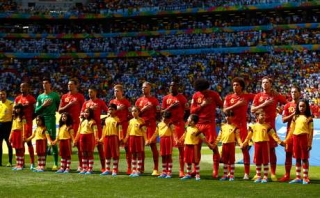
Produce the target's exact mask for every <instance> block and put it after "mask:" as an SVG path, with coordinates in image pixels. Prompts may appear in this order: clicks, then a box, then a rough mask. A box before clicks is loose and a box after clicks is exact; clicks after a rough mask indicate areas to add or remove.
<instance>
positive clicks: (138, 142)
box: [129, 135, 144, 153]
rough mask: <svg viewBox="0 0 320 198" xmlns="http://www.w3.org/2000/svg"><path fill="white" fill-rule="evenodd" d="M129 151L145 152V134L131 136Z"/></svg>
mask: <svg viewBox="0 0 320 198" xmlns="http://www.w3.org/2000/svg"><path fill="white" fill-rule="evenodd" d="M129 151H130V153H142V152H144V139H143V136H133V135H130V136H129Z"/></svg>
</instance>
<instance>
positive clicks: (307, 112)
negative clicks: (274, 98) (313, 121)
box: [295, 99, 312, 117]
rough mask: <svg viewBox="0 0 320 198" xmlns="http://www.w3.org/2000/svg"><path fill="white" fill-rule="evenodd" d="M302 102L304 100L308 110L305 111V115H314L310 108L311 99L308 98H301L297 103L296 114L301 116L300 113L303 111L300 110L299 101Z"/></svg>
mask: <svg viewBox="0 0 320 198" xmlns="http://www.w3.org/2000/svg"><path fill="white" fill-rule="evenodd" d="M300 102H303V103H305V104H306V111H305V114H304V115H305V116H307V117H310V116H312V113H311V110H310V105H309V101H308V100H306V99H300V100H299V102H298V103H297V106H296V113H295V116H296V117H297V116H299V115H300V113H301V112H300V111H299V103H300Z"/></svg>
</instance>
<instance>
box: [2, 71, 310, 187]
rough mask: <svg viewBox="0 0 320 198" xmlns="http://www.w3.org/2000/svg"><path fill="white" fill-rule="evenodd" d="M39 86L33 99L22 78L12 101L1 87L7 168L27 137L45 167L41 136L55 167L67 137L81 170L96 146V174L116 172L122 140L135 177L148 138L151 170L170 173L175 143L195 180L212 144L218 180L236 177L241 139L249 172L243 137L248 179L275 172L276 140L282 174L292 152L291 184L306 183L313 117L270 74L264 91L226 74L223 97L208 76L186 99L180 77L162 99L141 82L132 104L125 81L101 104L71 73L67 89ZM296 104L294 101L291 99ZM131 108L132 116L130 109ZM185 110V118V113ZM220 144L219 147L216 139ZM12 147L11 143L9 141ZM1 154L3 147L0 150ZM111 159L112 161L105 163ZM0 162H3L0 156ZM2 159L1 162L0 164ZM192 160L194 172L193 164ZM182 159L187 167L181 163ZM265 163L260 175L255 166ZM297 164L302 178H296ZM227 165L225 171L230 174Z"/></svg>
mask: <svg viewBox="0 0 320 198" xmlns="http://www.w3.org/2000/svg"><path fill="white" fill-rule="evenodd" d="M42 83H43V89H44V92H43V93H42V94H40V95H39V96H38V98H37V99H35V98H34V97H33V96H31V95H30V94H29V93H28V84H27V83H22V84H21V86H20V89H21V94H20V95H19V96H17V97H16V98H15V101H14V102H12V101H10V100H8V99H7V98H6V92H5V91H3V90H2V91H1V92H0V97H1V102H0V104H1V105H0V116H1V117H0V125H1V128H2V129H3V132H2V133H1V136H2V137H1V142H2V140H3V139H5V141H6V142H7V145H8V147H9V162H10V164H12V147H13V148H15V149H16V166H15V167H14V168H13V170H15V171H18V170H22V169H23V166H24V164H25V162H24V142H26V143H27V145H28V149H29V153H30V158H31V166H32V167H31V168H33V169H34V171H35V172H43V171H44V170H45V165H46V147H47V143H49V144H50V145H51V146H52V152H53V153H52V154H53V157H54V166H53V170H57V173H68V172H69V171H70V163H71V146H72V143H73V145H74V146H76V147H77V148H78V151H79V152H78V159H79V168H78V170H79V173H80V174H92V170H93V162H94V160H93V150H94V147H97V149H98V152H99V158H100V163H101V171H102V173H101V175H109V174H112V175H113V176H116V175H117V174H118V162H119V146H120V144H124V147H125V151H126V161H127V168H128V169H127V173H128V174H129V175H130V176H131V177H137V176H139V175H140V174H141V173H143V172H144V158H145V157H144V147H145V145H149V146H150V148H151V151H152V154H153V161H154V167H153V172H152V175H157V176H159V177H161V178H171V174H172V147H173V146H176V147H177V148H178V150H179V169H180V173H179V176H180V177H181V179H190V178H191V175H192V174H195V177H196V180H200V166H199V162H200V149H201V144H202V142H205V143H206V144H207V145H208V146H209V148H210V149H212V150H213V177H214V178H218V170H219V162H220V160H222V162H223V164H224V166H223V176H222V177H221V178H220V180H227V179H228V180H229V181H233V180H234V163H235V146H236V143H238V144H239V146H240V148H241V150H242V153H243V161H244V177H243V179H249V172H250V155H249V152H248V142H249V141H250V140H251V139H252V140H253V142H254V149H255V152H254V153H255V154H254V162H255V164H256V175H255V177H254V181H255V182H257V183H259V182H261V183H265V182H268V172H269V162H270V172H271V180H272V181H277V177H276V172H275V170H276V154H275V147H276V146H277V144H281V145H282V146H285V151H286V162H285V169H286V174H285V175H284V176H283V177H282V178H281V179H280V181H289V180H290V170H291V166H292V157H293V156H294V157H295V158H296V175H297V177H296V178H295V179H294V180H292V181H290V183H303V184H308V183H309V182H310V180H309V177H308V169H309V163H308V159H309V151H310V149H311V146H312V137H313V121H312V116H311V112H310V106H309V103H308V101H307V100H300V94H301V93H300V92H301V91H300V88H299V87H296V86H293V87H292V88H291V97H292V101H290V102H288V101H286V98H285V96H282V95H280V94H279V93H277V92H275V91H274V90H273V89H272V79H271V78H269V77H264V78H263V79H262V84H261V87H262V91H261V92H260V93H257V94H251V93H246V92H245V82H244V80H243V79H241V78H237V77H236V78H234V79H233V80H232V86H233V93H230V94H228V95H227V96H226V97H225V99H224V101H222V99H221V97H220V96H219V94H218V93H217V92H215V91H212V90H209V87H210V84H209V82H208V81H207V80H204V79H198V80H196V81H195V83H194V90H195V93H194V94H193V96H192V101H191V105H189V104H188V102H187V99H186V98H185V97H184V96H183V95H182V94H181V93H178V86H179V84H178V82H171V83H170V93H169V94H168V95H166V96H165V97H164V98H163V101H162V105H161V106H160V103H159V101H158V100H157V99H156V98H155V97H153V96H151V84H150V83H149V82H144V83H143V84H142V96H141V97H140V98H138V99H137V101H136V102H135V106H133V107H131V103H130V102H129V101H128V100H127V99H126V98H125V97H124V96H123V87H122V86H121V85H115V86H114V96H115V98H114V99H112V100H111V101H110V102H109V105H108V106H107V105H106V103H105V102H104V101H103V100H101V99H99V98H98V97H97V90H96V89H95V88H94V87H90V88H89V90H88V94H89V98H90V99H89V100H87V101H85V99H84V96H83V95H82V94H80V93H79V92H78V91H77V87H78V82H77V81H76V80H72V79H71V80H69V82H68V90H69V92H68V93H66V94H64V95H62V97H61V99H60V97H59V95H58V94H57V93H56V92H54V91H52V90H51V81H50V79H49V78H44V79H43V81H42ZM251 101H252V106H251V112H253V113H254V114H255V115H256V123H255V124H253V125H252V126H250V127H249V129H247V118H246V117H247V110H248V106H249V102H251ZM278 104H282V105H284V111H283V121H284V122H288V131H287V138H286V139H285V140H284V141H281V140H280V139H279V138H278V136H277V135H276V132H275V117H276V109H277V106H278ZM297 104H298V105H297ZM217 107H220V108H222V109H223V112H224V113H225V117H226V120H227V123H225V124H223V125H222V126H221V129H220V132H219V135H218V136H217V135H216V126H215V125H216V123H215V121H216V119H215V116H216V108H217ZM56 111H58V112H59V113H61V118H60V120H59V128H58V131H57V133H56V117H55V113H56ZM102 111H104V112H107V113H108V114H107V115H108V116H107V118H106V119H105V124H104V126H102V124H101V113H102ZM130 111H131V115H130ZM186 111H188V112H190V116H189V117H188V120H187V122H186V123H185V121H184V114H185V112H186ZM34 113H35V115H37V116H36V123H37V126H36V129H35V131H34V132H33V133H32V120H33V118H34V116H33V115H34ZM160 113H162V119H161V121H160V122H159V123H158V124H157V115H159V114H160ZM157 136H159V137H160V155H161V157H162V168H163V170H162V172H161V173H159V167H158V163H159V162H158V160H159V152H158V149H157V142H156V137H157ZM33 138H34V139H35V140H36V153H37V156H38V167H34V150H33V146H32V143H31V139H33ZM219 142H221V143H222V154H221V156H220V153H219V151H218V148H217V144H218V143H219ZM58 145H59V155H60V156H61V167H60V169H58ZM11 146H12V147H11ZM0 159H2V148H1V157H0ZM111 160H113V167H112V169H111V165H110V164H111ZM0 162H1V161H0ZM0 164H1V165H2V162H1V163H0ZM192 164H193V165H194V169H193V171H192V170H191V165H192ZM185 165H186V169H187V170H186V174H185V172H184V167H185ZM262 166H263V175H262V174H261V172H262V171H261V167H262ZM301 167H302V169H303V177H301ZM228 171H229V173H228Z"/></svg>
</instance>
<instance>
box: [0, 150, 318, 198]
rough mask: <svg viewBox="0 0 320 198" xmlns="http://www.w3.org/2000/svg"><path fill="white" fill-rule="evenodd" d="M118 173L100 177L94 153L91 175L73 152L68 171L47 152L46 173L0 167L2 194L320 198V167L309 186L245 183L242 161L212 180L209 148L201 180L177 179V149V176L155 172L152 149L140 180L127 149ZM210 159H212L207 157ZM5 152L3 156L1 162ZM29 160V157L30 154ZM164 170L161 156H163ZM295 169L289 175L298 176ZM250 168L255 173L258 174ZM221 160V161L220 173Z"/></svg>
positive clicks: (280, 170) (280, 172)
mask: <svg viewBox="0 0 320 198" xmlns="http://www.w3.org/2000/svg"><path fill="white" fill-rule="evenodd" d="M121 151H122V152H121V160H120V167H119V170H120V174H119V175H118V176H116V177H112V176H100V175H99V174H100V171H99V170H100V163H99V160H98V156H97V155H95V165H94V170H95V172H94V174H93V175H79V174H77V173H76V171H75V169H76V168H77V157H76V155H75V154H74V155H73V156H72V157H73V161H72V164H71V168H72V169H73V171H72V172H71V173H69V174H56V173H55V172H54V171H51V170H50V168H51V167H52V164H53V163H52V158H53V157H52V156H48V159H47V170H46V171H45V172H44V173H34V172H32V171H31V170H29V169H28V168H25V169H24V170H22V171H19V172H17V171H12V170H11V168H9V167H0V173H1V174H0V197H1V198H5V197H10V198H12V197H14V198H15V197H46V198H50V197H54V198H56V197H61V198H63V197H93V198H97V197H162V198H163V197H254V198H257V197H303V196H304V197H319V193H320V167H314V166H312V167H310V170H309V174H310V179H311V184H309V185H302V184H288V183H280V182H269V183H267V184H255V183H253V181H251V180H249V181H243V180H242V177H243V165H236V170H235V176H236V179H235V181H233V182H229V181H225V182H221V181H219V180H214V179H212V177H211V174H212V161H211V160H210V158H211V157H210V156H211V155H210V151H209V150H206V149H203V151H202V153H203V160H202V162H201V166H200V174H201V181H195V179H192V180H188V181H181V180H180V179H179V177H178V158H177V151H176V150H175V152H174V163H173V178H171V179H160V178H157V177H154V176H151V172H152V166H153V163H152V157H151V154H150V149H149V148H146V165H145V170H146V171H145V173H144V174H143V175H142V176H141V177H138V178H130V177H129V176H127V175H126V174H125V171H126V163H125V160H124V159H123V158H124V151H123V150H121ZM208 159H209V160H208ZM6 162H7V155H4V156H3V164H4V165H5V164H6ZM26 162H29V156H26ZM159 162H160V164H159V167H160V168H161V159H159ZM27 167H29V163H27ZM294 170H295V167H293V169H292V175H291V177H292V178H294ZM254 171H255V167H254V166H251V176H253V175H254V174H255V172H254ZM283 173H284V167H283V166H278V168H277V175H278V177H281V176H282V175H283ZM221 174H222V164H220V175H221Z"/></svg>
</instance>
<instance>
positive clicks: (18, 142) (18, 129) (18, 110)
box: [9, 104, 26, 171]
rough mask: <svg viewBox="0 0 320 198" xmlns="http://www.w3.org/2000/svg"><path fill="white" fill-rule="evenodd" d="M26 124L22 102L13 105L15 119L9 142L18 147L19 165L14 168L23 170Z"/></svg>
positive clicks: (17, 159) (17, 157)
mask: <svg viewBox="0 0 320 198" xmlns="http://www.w3.org/2000/svg"><path fill="white" fill-rule="evenodd" d="M25 124H26V119H25V117H24V112H23V106H22V104H17V105H15V106H14V107H13V121H12V128H11V133H10V136H9V142H11V146H12V148H14V149H16V161H17V163H16V164H17V165H16V166H15V167H14V168H13V169H12V170H16V171H19V170H22V169H23V165H24V140H25Z"/></svg>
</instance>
